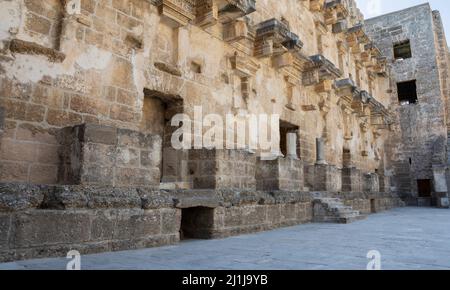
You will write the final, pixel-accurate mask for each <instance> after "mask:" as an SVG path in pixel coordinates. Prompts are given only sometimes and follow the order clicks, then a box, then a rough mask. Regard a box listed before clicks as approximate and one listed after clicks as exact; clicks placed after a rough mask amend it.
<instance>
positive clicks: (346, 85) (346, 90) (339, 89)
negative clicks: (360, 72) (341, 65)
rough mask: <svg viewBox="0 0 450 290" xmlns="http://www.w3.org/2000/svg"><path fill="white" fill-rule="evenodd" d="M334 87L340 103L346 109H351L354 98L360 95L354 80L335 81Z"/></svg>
mask: <svg viewBox="0 0 450 290" xmlns="http://www.w3.org/2000/svg"><path fill="white" fill-rule="evenodd" d="M334 86H335V88H336V96H337V97H338V98H339V102H340V103H341V104H343V105H345V106H346V107H349V108H351V106H352V102H353V98H354V97H355V96H356V95H358V94H359V90H358V89H357V87H356V85H355V82H354V81H353V80H352V79H342V80H338V81H335V83H334Z"/></svg>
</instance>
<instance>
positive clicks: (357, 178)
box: [342, 167, 362, 192]
mask: <svg viewBox="0 0 450 290" xmlns="http://www.w3.org/2000/svg"><path fill="white" fill-rule="evenodd" d="M361 184H362V183H361V171H360V170H359V169H357V168H355V167H344V168H342V191H344V192H361V191H362V187H361Z"/></svg>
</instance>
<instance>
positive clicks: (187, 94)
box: [0, 0, 388, 184]
mask: <svg viewBox="0 0 450 290" xmlns="http://www.w3.org/2000/svg"><path fill="white" fill-rule="evenodd" d="M166 2H167V3H166ZM238 2H239V1H238ZM68 3H69V4H71V5H68ZM169 3H170V1H141V0H127V1H98V0H82V1H76V0H75V1H56V0H55V1H50V0H49V1H44V2H42V4H40V5H36V3H35V2H34V1H25V2H24V3H23V5H22V4H21V1H19V0H16V1H4V2H2V3H1V5H2V6H1V8H2V9H1V10H2V11H5V12H4V15H2V17H3V16H4V19H5V21H4V23H5V25H4V26H2V27H1V33H0V42H1V45H2V49H1V53H2V58H1V60H0V65H1V68H2V72H4V73H2V76H1V79H0V82H1V85H0V88H1V89H0V96H1V98H0V107H2V108H5V125H4V127H5V129H4V133H3V135H2V140H3V141H2V148H1V152H2V153H1V156H0V159H1V160H2V162H1V167H2V169H3V170H2V171H1V172H2V173H1V177H0V180H3V181H17V182H32V183H47V184H48V183H57V182H58V178H57V177H58V172H57V171H58V169H57V168H58V166H57V160H56V157H52V158H53V159H52V158H50V159H49V158H48V156H57V151H58V146H56V145H57V141H56V135H57V131H58V130H59V129H61V128H64V127H67V126H75V125H79V124H82V123H93V124H101V125H107V126H114V127H118V128H124V129H131V130H135V131H143V132H145V133H146V134H159V135H160V136H161V135H163V134H164V133H163V132H164V127H165V122H166V121H167V120H165V119H164V114H161V113H162V112H163V111H164V110H165V106H166V107H167V96H172V98H178V99H179V100H182V102H183V103H184V105H183V112H184V113H186V114H188V115H191V116H192V114H193V112H194V109H193V108H194V106H198V105H201V106H202V107H203V111H204V112H205V114H206V113H217V114H219V115H222V116H224V115H225V114H227V113H231V114H234V115H235V116H239V117H242V118H244V119H245V118H247V117H246V116H248V114H259V113H275V114H279V115H280V116H281V119H282V120H284V121H287V122H289V123H291V124H293V125H295V126H297V127H298V132H299V137H300V138H299V140H298V143H299V153H300V154H299V155H300V156H299V157H300V158H301V159H302V161H303V162H304V163H305V166H306V165H312V164H314V161H315V158H314V156H315V146H314V144H315V139H316V138H318V137H321V138H325V139H326V142H327V143H326V144H327V146H326V158H327V161H328V162H329V164H330V165H332V166H335V167H337V168H342V162H343V160H342V151H343V148H344V147H345V148H350V149H351V150H352V153H353V158H354V162H355V164H356V165H357V166H358V167H359V168H361V170H363V171H364V172H367V173H370V172H374V171H375V169H377V168H378V167H379V164H380V161H379V159H380V158H382V157H383V143H384V139H385V136H386V131H385V130H383V131H380V130H379V129H378V128H375V127H371V126H370V123H371V122H372V123H373V124H374V123H375V122H378V121H374V120H369V119H370V118H368V116H369V115H370V116H372V115H373V116H376V115H377V113H376V110H377V107H376V106H375V105H374V104H373V103H370V102H367V99H365V100H363V103H360V106H359V107H358V102H361V101H357V100H356V99H355V102H353V97H352V96H350V97H349V98H347V97H348V96H349V95H348V94H347V95H342V94H337V92H336V91H335V90H334V86H333V82H335V81H337V80H340V79H345V78H348V79H352V80H353V82H354V87H355V89H357V92H366V93H370V94H371V96H372V97H373V100H377V102H380V104H384V105H387V102H388V97H387V94H386V93H385V91H386V88H385V87H386V77H385V76H383V74H382V72H383V62H382V61H379V60H378V58H379V56H380V55H379V54H378V52H377V50H376V49H375V48H373V47H371V46H370V45H368V44H370V43H369V42H370V40H369V39H368V38H367V37H366V35H365V34H364V32H363V31H362V29H361V26H359V25H358V23H359V22H361V21H362V16H361V14H360V12H359V10H358V9H357V8H356V5H355V3H354V1H331V2H330V1H327V4H326V3H324V1H294V0H283V1H282V2H280V1H244V3H245V4H243V6H239V7H238V10H239V9H241V10H239V11H240V12H239V13H237V14H235V13H231V12H230V11H228V10H226V9H225V8H224V7H225V6H224V7H213V8H211V9H216V8H218V9H219V8H220V9H221V10H220V11H217V13H218V14H217V17H216V16H215V15H216V12H214V13H209V14H208V13H206V12H205V11H203V10H202V9H203V8H202V9H200V7H203V6H198V7H197V6H195V5H194V6H195V7H194V6H189V5H185V6H177V5H178V4H176V5H175V6H174V7H176V8H175V9H174V10H171V8H170V7H171V6H170V5H169ZM219 6H220V5H219ZM206 7H208V6H206ZM206 9H210V8H206ZM238 10H237V11H238ZM202 13H204V14H202ZM211 15H212V16H211ZM210 17H212V18H210ZM345 20H348V21H347V23H348V25H347V26H345V23H346V22H345ZM57 27H60V29H57ZM44 28H45V29H44ZM348 28H353V29H348ZM265 29H269V30H268V33H267V32H265V31H266V30H265ZM286 31H287V32H289V33H288V34H286ZM274 33H275V34H274ZM276 33H279V35H278V36H277V34H276ZM273 35H275V36H276V37H275V38H274V36H273ZM283 37H284V38H285V39H284V40H282V38H283ZM274 41H275V42H276V41H281V42H280V43H273V42H274ZM205 43H208V45H207V46H205V45H204V44H205ZM270 43H273V45H268V44H270ZM288 44H289V45H288ZM278 48H281V49H282V52H283V53H281V54H280V53H279V51H277V49H278ZM379 73H381V74H379ZM146 92H151V94H148V93H146ZM355 97H358V96H356V95H355ZM155 99H158V100H159V101H157V100H155ZM161 100H162V102H161ZM346 100H347V101H346ZM344 107H345V108H347V109H343V108H344ZM362 107H364V108H362ZM363 109H364V110H363ZM369 111H370V112H369ZM152 116H153V117H152ZM381 122H384V121H383V120H382V121H381ZM205 130H206V129H205ZM161 137H162V139H166V138H167V136H161ZM343 137H345V138H343ZM274 138H277V136H274ZM36 145H38V146H36ZM31 147H33V148H31ZM36 148H39V149H36ZM29 152H33V154H31V153H29ZM167 152H168V153H167V154H166V156H168V155H170V154H172V153H171V152H169V151H167ZM172 155H173V154H172ZM159 156H164V154H160V155H159ZM180 158H185V157H180ZM163 164H164V162H163ZM42 169H44V170H42ZM43 172H46V174H45V175H43ZM187 174H188V173H187V169H186V167H184V171H183V172H181V173H179V174H178V175H184V176H178V177H174V178H168V179H167V180H171V181H172V180H174V179H175V180H176V181H180V180H181V181H186V179H187V176H186V175H187ZM163 175H164V174H163Z"/></svg>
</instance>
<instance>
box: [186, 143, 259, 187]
mask: <svg viewBox="0 0 450 290" xmlns="http://www.w3.org/2000/svg"><path fill="white" fill-rule="evenodd" d="M255 164H256V156H255V154H253V153H250V152H248V151H245V150H215V149H213V150H208V149H201V150H195V149H194V150H190V151H189V168H190V169H189V170H190V173H191V176H192V179H193V187H194V188H195V189H225V188H228V189H232V188H234V189H255V188H256V181H255Z"/></svg>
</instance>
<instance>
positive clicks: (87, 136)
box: [59, 125, 162, 188]
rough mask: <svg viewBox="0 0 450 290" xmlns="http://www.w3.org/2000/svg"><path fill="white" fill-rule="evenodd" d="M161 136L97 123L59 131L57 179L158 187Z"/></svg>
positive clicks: (70, 181) (98, 183)
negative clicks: (59, 145) (59, 159)
mask: <svg viewBox="0 0 450 290" xmlns="http://www.w3.org/2000/svg"><path fill="white" fill-rule="evenodd" d="M161 143H162V140H161V138H160V137H159V136H158V135H150V134H143V133H140V132H136V131H132V130H128V129H117V128H113V127H107V126H100V125H80V126H75V127H68V128H65V129H63V130H62V133H61V144H62V145H61V150H60V151H61V152H60V155H61V157H60V158H61V163H60V168H59V183H61V184H77V185H103V186H108V185H109V186H119V187H120V186H122V187H123V186H143V187H156V188H158V187H159V184H160V177H161V172H160V163H159V160H160V158H155V155H156V154H160V152H161V146H162V145H161Z"/></svg>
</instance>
